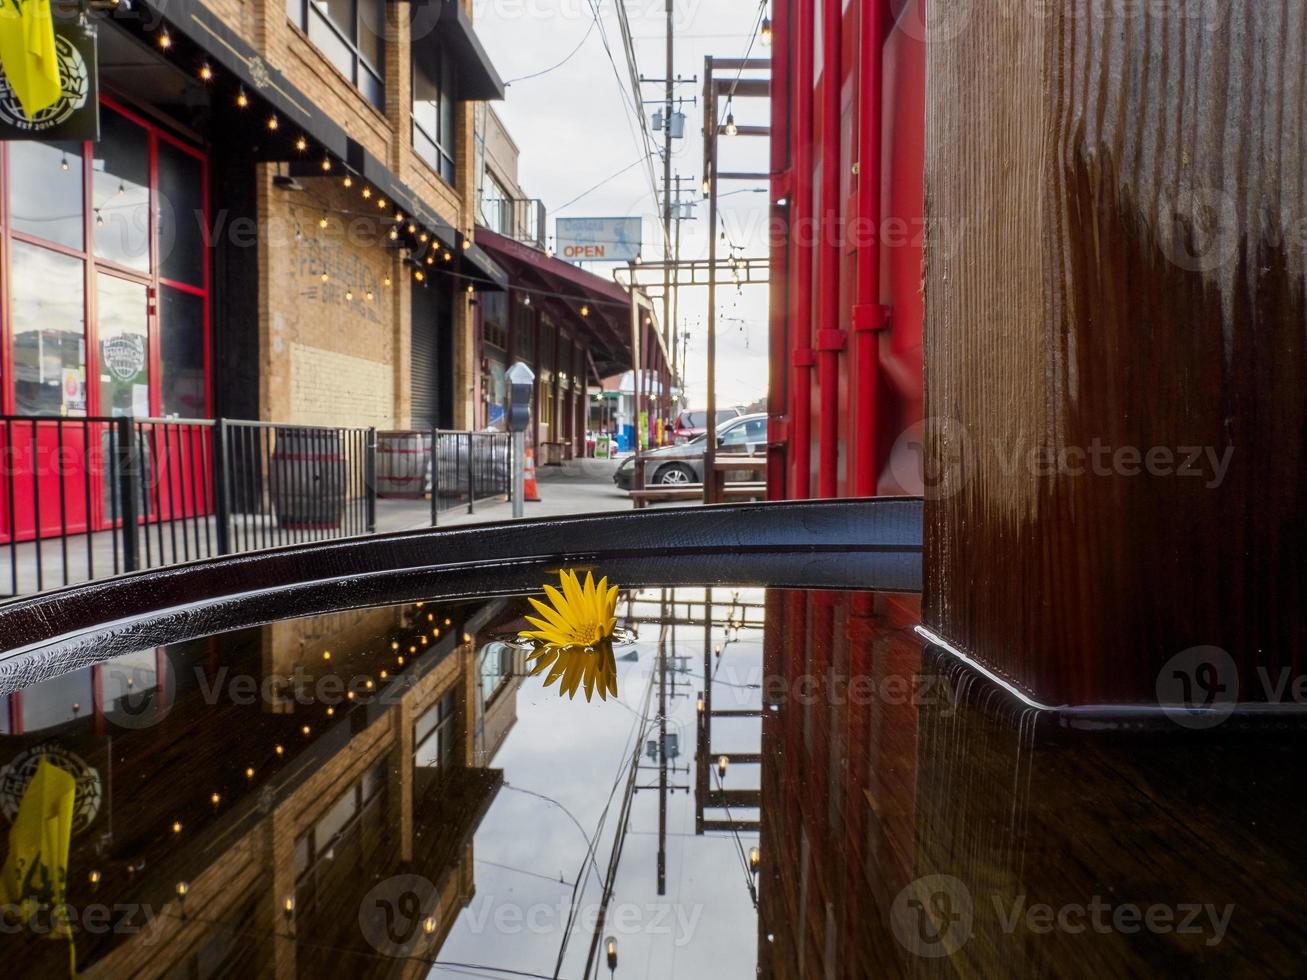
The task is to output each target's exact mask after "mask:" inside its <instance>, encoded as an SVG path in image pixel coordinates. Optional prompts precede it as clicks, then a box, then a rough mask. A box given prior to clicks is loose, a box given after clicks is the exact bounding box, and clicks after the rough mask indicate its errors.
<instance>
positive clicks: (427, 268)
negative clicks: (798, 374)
mask: <svg viewBox="0 0 1307 980" xmlns="http://www.w3.org/2000/svg"><path fill="white" fill-rule="evenodd" d="M763 9H765V2H764V4H763ZM592 26H593V24H592ZM599 26H600V27H601V28H602V24H600V25H599ZM754 33H755V35H756V33H757V26H756V25H755V28H754ZM155 40H156V43H157V44H158V47H159V49H160V51H161V52H162V53H164V54H173V53H175V52H177V48H178V47H179V46H178V45H177V43H176V42H175V40H174V38H173V36H172V34H171V33H170V32H169V30H168V28H167V26H166V25H160V27H159V28H158V30H157V31H156V34H155ZM750 48H752V43H751V44H750ZM195 71H196V75H197V77H198V78H199V80H200V81H201V82H203V83H204V84H205V85H214V84H215V83H218V81H219V76H218V70H217V69H216V68H215V67H214V65H213V63H212V62H211V61H209V60H208V59H207V58H203V59H201V60H200V61H199V64H198V67H197V68H196V69H195ZM233 102H234V105H235V106H236V108H237V109H240V110H242V111H244V110H247V109H250V108H251V98H250V96H249V95H248V94H247V92H246V90H245V86H244V84H243V83H241V82H239V81H237V83H236V94H235V95H234V97H233ZM262 119H263V122H262V124H261V128H263V129H264V130H265V131H266V132H268V133H269V134H276V135H277V136H278V137H283V138H287V139H289V138H290V137H289V134H288V133H287V130H289V129H293V128H294V127H287V126H283V125H282V124H281V119H280V117H279V115H278V114H277V113H276V112H275V111H271V110H270V111H269V112H268V114H267V115H266V116H263V117H262ZM313 143H314V141H312V140H310V139H309V138H308V137H307V136H306V135H305V134H304V133H303V132H302V131H300V132H297V134H296V135H295V137H294V139H293V141H292V146H293V147H294V149H295V150H296V152H298V153H299V154H300V155H301V156H302V157H305V158H311V156H312V155H313V154H314V153H315V152H319V151H320V152H321V153H322V163H321V166H322V173H323V176H326V175H327V174H331V173H333V171H334V168H335V166H336V164H337V162H338V161H336V160H335V158H334V157H333V155H332V154H331V152H330V150H328V149H327V148H326V147H320V148H319V150H316V151H315V150H314V148H313ZM649 155H650V154H648V153H646V155H645V156H644V157H642V158H641V159H640V160H639V161H637V163H643V162H645V161H647V160H648V158H649ZM62 165H63V166H64V167H65V168H66V167H67V162H66V159H65V160H64V161H63V163H62ZM635 165H636V164H631V165H630V167H633V166H635ZM340 166H341V167H342V168H343V171H344V176H343V179H342V185H343V186H344V187H345V188H346V189H350V188H352V186H353V185H354V183H355V182H356V179H357V174H356V172H355V171H353V170H352V169H351V168H350V167H349V166H348V165H346V164H344V163H343V162H340ZM630 167H627V168H626V169H630ZM357 182H359V183H361V184H362V188H361V191H360V193H361V195H362V197H363V198H364V199H365V200H368V201H372V200H373V198H374V197H375V199H376V203H377V208H376V210H375V211H367V210H358V209H356V208H354V207H342V206H339V205H337V204H334V203H331V202H329V201H327V200H326V199H325V198H324V197H322V195H320V194H318V193H316V192H315V191H312V190H308V189H307V188H306V192H307V195H308V197H309V198H310V199H312V200H313V201H314V202H315V203H316V205H317V207H316V208H315V210H321V212H322V214H323V216H324V218H325V216H326V215H328V214H335V215H341V216H346V217H351V218H355V217H357V218H362V217H366V218H369V219H372V220H376V221H377V222H378V224H379V225H380V226H389V229H388V231H387V236H386V237H388V238H389V239H390V240H391V241H396V240H398V239H399V238H400V237H401V236H403V237H404V238H405V244H404V245H403V246H401V247H402V248H405V249H407V250H408V251H409V252H410V253H416V256H415V255H414V254H409V255H405V256H403V257H402V259H403V261H404V262H405V263H406V264H409V265H412V266H414V267H415V278H416V279H418V281H423V282H425V280H426V277H427V275H430V274H436V273H438V274H441V275H444V276H446V277H448V278H449V279H450V280H451V281H454V282H458V283H462V284H465V285H466V288H467V291H468V292H469V293H470V292H474V291H475V290H476V288H477V287H478V286H481V287H498V286H499V283H498V282H496V281H495V280H493V279H491V278H489V277H487V276H484V275H473V274H469V273H466V272H462V271H458V270H456V269H454V268H450V267H449V266H450V265H452V263H453V257H454V255H455V254H457V253H459V252H464V251H467V250H468V249H469V248H470V246H471V245H472V241H471V239H470V238H469V237H467V236H465V235H463V234H462V233H461V232H458V231H457V230H455V237H456V241H454V242H450V243H442V242H441V240H440V239H439V237H438V236H437V234H436V233H435V232H434V231H433V230H431V229H430V228H429V227H427V225H426V223H425V222H421V221H420V219H418V218H416V217H414V216H412V215H410V214H409V213H408V211H407V210H406V209H404V208H403V207H402V206H400V205H399V204H398V202H395V201H393V200H392V199H391V198H390V197H389V196H388V195H386V194H384V193H383V192H382V191H381V190H380V188H376V187H375V186H374V185H371V184H369V183H367V182H366V181H357ZM392 207H393V208H395V209H396V210H395V211H394V212H393V213H390V214H389V216H387V214H386V213H387V212H390V211H391V208H392ZM109 209H110V208H109V206H108V205H105V206H104V207H103V208H99V209H96V214H97V217H98V216H99V214H100V211H101V210H109ZM419 229H421V230H419ZM411 242H414V243H411ZM322 275H323V277H324V279H329V275H328V273H327V272H326V271H325V270H324V271H323V273H322ZM389 279H390V277H389V276H387V277H386V281H387V284H389ZM511 289H512V290H513V291H514V292H517V293H519V294H521V295H522V296H523V297H524V299H526V300H527V301H529V299H530V297H533V296H534V297H539V298H541V299H556V300H561V301H563V302H565V303H569V304H572V305H574V306H575V308H576V310H577V312H578V313H579V314H580V315H581V316H583V317H585V316H589V313H590V311H591V310H593V309H596V308H602V307H609V308H611V309H614V310H622V311H625V310H629V308H630V303H629V301H626V300H622V301H619V300H613V299H605V298H597V297H593V296H587V295H574V294H569V293H563V292H557V291H553V290H548V289H540V288H535V287H525V286H519V285H513V286H512V287H511Z"/></svg>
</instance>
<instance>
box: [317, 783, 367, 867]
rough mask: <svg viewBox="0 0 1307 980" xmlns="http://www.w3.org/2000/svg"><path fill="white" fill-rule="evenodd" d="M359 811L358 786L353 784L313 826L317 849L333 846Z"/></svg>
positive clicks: (318, 850) (321, 849)
mask: <svg viewBox="0 0 1307 980" xmlns="http://www.w3.org/2000/svg"><path fill="white" fill-rule="evenodd" d="M357 812H358V787H357V786H351V787H350V788H349V789H347V790H346V791H345V792H344V793H343V794H342V795H341V797H340V799H338V800H337V801H336V802H335V803H333V804H332V805H331V809H330V810H328V811H327V812H326V813H325V814H324V815H323V816H322V819H320V820H319V821H318V822H317V824H316V825H315V826H314V828H313V844H314V847H315V850H316V851H317V852H318V853H321V852H322V851H323V850H324V849H326V848H328V847H330V846H331V842H332V841H333V840H335V839H336V837H337V836H338V835H339V834H340V832H341V831H342V830H344V829H345V825H346V824H347V823H349V821H350V818H351V817H353V816H354V814H355V813H357Z"/></svg>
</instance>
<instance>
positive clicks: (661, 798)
mask: <svg viewBox="0 0 1307 980" xmlns="http://www.w3.org/2000/svg"><path fill="white" fill-rule="evenodd" d="M668 7H669V8H670V7H671V4H670V2H669V3H668ZM668 27H669V30H670V23H669V25H668ZM669 36H670V34H669ZM662 613H663V616H664V617H665V616H666V615H667V590H666V589H663V601H662ZM658 894H659V895H666V894H667V643H666V632H665V631H663V632H662V634H661V635H660V636H659V637H658Z"/></svg>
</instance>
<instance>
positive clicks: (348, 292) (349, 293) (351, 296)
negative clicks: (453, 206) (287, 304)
mask: <svg viewBox="0 0 1307 980" xmlns="http://www.w3.org/2000/svg"><path fill="white" fill-rule="evenodd" d="M353 299H354V290H352V289H347V290H345V302H347V303H349V302H352V301H353ZM304 734H305V735H307V734H308V732H305V733H304Z"/></svg>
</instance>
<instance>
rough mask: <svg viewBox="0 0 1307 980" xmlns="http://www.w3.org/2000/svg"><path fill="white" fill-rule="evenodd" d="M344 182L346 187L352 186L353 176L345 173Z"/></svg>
mask: <svg viewBox="0 0 1307 980" xmlns="http://www.w3.org/2000/svg"><path fill="white" fill-rule="evenodd" d="M344 184H345V186H346V187H353V186H354V178H353V177H351V176H350V175H349V174H346V175H345V180H344Z"/></svg>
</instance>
